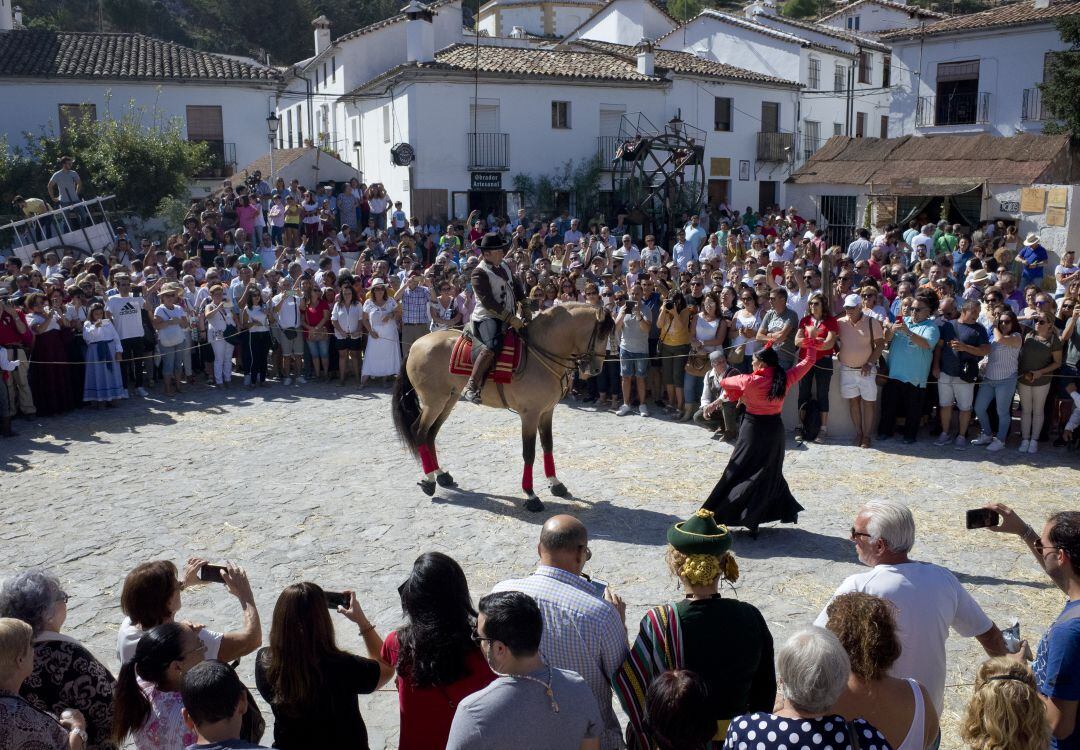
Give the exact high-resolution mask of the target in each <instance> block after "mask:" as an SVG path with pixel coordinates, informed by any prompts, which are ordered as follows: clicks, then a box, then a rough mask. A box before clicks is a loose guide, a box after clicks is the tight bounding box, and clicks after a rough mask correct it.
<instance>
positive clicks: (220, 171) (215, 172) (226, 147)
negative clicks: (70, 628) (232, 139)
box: [195, 141, 236, 180]
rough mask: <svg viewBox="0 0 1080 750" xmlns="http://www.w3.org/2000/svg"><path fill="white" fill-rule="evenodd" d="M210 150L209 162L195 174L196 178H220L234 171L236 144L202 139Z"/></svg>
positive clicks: (230, 174) (228, 175) (230, 175)
mask: <svg viewBox="0 0 1080 750" xmlns="http://www.w3.org/2000/svg"><path fill="white" fill-rule="evenodd" d="M203 143H205V144H206V146H207V148H208V149H209V151H210V163H209V164H207V165H206V168H205V169H203V170H202V171H201V172H199V173H198V174H196V175H195V179H197V180H221V179H224V178H226V177H232V175H233V172H235V171H236V144H235V143H225V142H223V141H203Z"/></svg>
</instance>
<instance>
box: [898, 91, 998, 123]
mask: <svg viewBox="0 0 1080 750" xmlns="http://www.w3.org/2000/svg"><path fill="white" fill-rule="evenodd" d="M989 121H990V94H989V92H986V91H980V92H978V93H975V92H971V93H967V94H948V95H945V96H920V97H919V103H918V105H917V106H916V108H915V127H917V128H929V127H940V126H946V125H984V124H986V123H988V122H989Z"/></svg>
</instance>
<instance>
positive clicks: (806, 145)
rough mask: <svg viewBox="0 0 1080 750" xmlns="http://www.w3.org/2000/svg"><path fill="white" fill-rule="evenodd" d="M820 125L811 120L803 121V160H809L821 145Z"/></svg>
mask: <svg viewBox="0 0 1080 750" xmlns="http://www.w3.org/2000/svg"><path fill="white" fill-rule="evenodd" d="M820 141H821V123H820V122H814V121H813V120H804V121H803V158H804V159H809V158H810V156H811V155H812V154H813V153H814V152H815V151H817V150H818V147H819V146H820V145H821V143H820Z"/></svg>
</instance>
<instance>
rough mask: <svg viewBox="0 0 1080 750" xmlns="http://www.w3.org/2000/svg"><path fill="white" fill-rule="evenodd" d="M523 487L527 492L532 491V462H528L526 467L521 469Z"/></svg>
mask: <svg viewBox="0 0 1080 750" xmlns="http://www.w3.org/2000/svg"><path fill="white" fill-rule="evenodd" d="M521 489H523V490H525V491H526V492H532V489H533V482H532V464H526V465H525V467H524V468H523V469H522V470H521Z"/></svg>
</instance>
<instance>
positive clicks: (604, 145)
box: [596, 135, 619, 169]
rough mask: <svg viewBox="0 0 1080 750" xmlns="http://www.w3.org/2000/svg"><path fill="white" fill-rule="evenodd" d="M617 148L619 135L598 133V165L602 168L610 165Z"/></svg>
mask: <svg viewBox="0 0 1080 750" xmlns="http://www.w3.org/2000/svg"><path fill="white" fill-rule="evenodd" d="M618 149H619V136H617V135H599V136H597V137H596V155H597V156H599V157H600V165H601V167H603V168H604V169H607V168H609V167H610V166H611V161H612V160H613V159H614V158H615V152H616V151H617V150H618Z"/></svg>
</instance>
